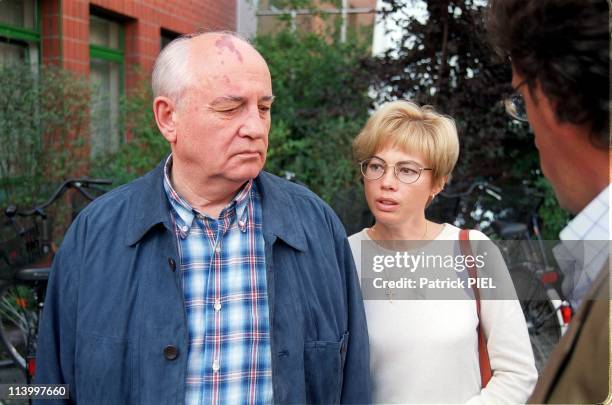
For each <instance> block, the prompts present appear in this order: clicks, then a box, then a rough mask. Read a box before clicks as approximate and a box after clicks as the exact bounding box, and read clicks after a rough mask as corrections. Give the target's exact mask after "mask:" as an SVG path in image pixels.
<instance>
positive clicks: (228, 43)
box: [215, 35, 242, 63]
mask: <svg viewBox="0 0 612 405" xmlns="http://www.w3.org/2000/svg"><path fill="white" fill-rule="evenodd" d="M215 47H216V48H217V54H219V55H221V54H222V53H223V50H224V48H227V50H228V51H230V52H231V53H233V54H235V55H236V57H237V58H238V60H239V61H240V63H242V54H241V53H240V51H239V50H238V49H236V46H235V45H234V41H233V40H232V37H231V36H229V35H223V36H222V37H221V38H219V39H217V41H216V42H215Z"/></svg>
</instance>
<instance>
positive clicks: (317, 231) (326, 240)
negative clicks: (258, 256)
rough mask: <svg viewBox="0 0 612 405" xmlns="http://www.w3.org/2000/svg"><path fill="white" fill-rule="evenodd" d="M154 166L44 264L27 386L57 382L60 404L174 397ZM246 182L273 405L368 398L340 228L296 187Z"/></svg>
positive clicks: (180, 342)
mask: <svg viewBox="0 0 612 405" xmlns="http://www.w3.org/2000/svg"><path fill="white" fill-rule="evenodd" d="M162 167H163V166H162V165H161V164H160V165H159V166H158V167H157V168H156V169H155V170H153V171H152V172H150V173H149V174H147V175H146V176H144V177H141V178H140V179H137V180H135V181H134V182H132V183H130V184H127V185H124V186H122V187H119V188H117V189H115V190H113V191H111V192H109V193H107V194H106V195H104V196H103V197H101V198H99V199H98V200H96V201H94V202H93V203H92V204H90V205H89V206H88V207H87V208H86V209H85V210H84V211H83V212H82V213H81V215H79V217H78V218H77V220H76V221H75V222H74V223H73V225H72V226H71V228H70V229H69V231H68V233H67V234H66V237H65V239H64V242H63V244H62V247H61V249H60V250H59V252H58V253H57V255H56V257H55V261H54V263H53V270H52V273H51V279H50V282H49V289H48V292H47V297H46V302H45V309H44V314H43V319H42V322H41V326H40V336H39V346H38V357H37V375H36V382H37V383H41V384H43V383H44V384H69V385H70V397H71V399H70V401H73V402H78V403H83V404H123V403H140V404H153V403H156V404H178V403H183V402H184V398H185V373H186V366H187V350H188V347H187V323H186V317H185V310H184V306H183V293H182V291H181V282H180V279H179V277H180V275H179V272H178V271H176V269H177V268H178V266H177V264H176V262H177V260H178V253H177V245H176V241H175V238H174V236H173V234H172V232H171V229H172V225H171V221H170V216H169V208H168V200H167V198H166V196H165V193H164V189H163V185H162ZM256 181H257V186H258V187H259V190H260V192H261V194H262V198H263V200H262V203H263V221H264V239H265V255H266V268H267V283H268V299H269V306H270V324H271V334H272V339H271V349H272V374H273V377H272V380H273V387H274V402H275V403H278V404H284V403H300V404H303V403H318V404H332V403H369V402H371V396H370V375H369V348H368V334H367V327H366V320H365V313H364V309H363V303H362V299H361V292H360V289H359V282H358V279H357V275H356V272H355V267H354V263H353V259H352V255H351V251H350V248H349V245H348V242H347V240H346V235H345V232H344V229H343V227H342V225H341V224H340V222H339V220H338V218H337V217H336V215H335V214H334V213H333V211H332V210H331V209H330V208H329V207H328V206H327V205H326V204H325V203H324V202H322V201H321V200H320V199H319V198H318V197H317V196H315V195H314V194H313V193H312V192H310V191H308V190H307V189H305V188H304V187H301V186H298V185H295V184H292V183H289V182H287V181H285V180H281V179H279V178H277V177H275V176H273V175H271V174H268V173H265V172H262V173H261V174H260V175H259V176H258V177H257V179H256ZM44 403H45V404H47V403H49V402H47V401H45V402H44Z"/></svg>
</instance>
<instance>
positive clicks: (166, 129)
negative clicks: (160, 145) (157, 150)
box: [153, 96, 176, 144]
mask: <svg viewBox="0 0 612 405" xmlns="http://www.w3.org/2000/svg"><path fill="white" fill-rule="evenodd" d="M153 114H154V115H155V122H156V123H157V128H159V132H161V133H162V135H163V136H164V138H166V140H167V141H168V142H169V143H170V144H173V143H175V142H176V107H175V105H174V102H173V101H172V100H170V99H169V98H168V97H163V96H160V97H155V100H153Z"/></svg>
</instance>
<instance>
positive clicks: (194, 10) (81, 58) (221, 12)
mask: <svg viewBox="0 0 612 405" xmlns="http://www.w3.org/2000/svg"><path fill="white" fill-rule="evenodd" d="M41 4H42V5H41V22H42V24H41V31H42V32H41V37H42V44H41V45H42V61H43V63H48V64H56V65H60V66H62V67H63V68H65V69H68V70H70V71H73V72H75V73H79V74H82V75H85V76H88V75H89V16H90V9H91V7H92V6H93V7H95V8H97V9H99V10H102V11H104V12H108V13H109V14H111V15H113V16H114V17H115V19H116V21H119V22H121V23H122V25H123V27H124V32H125V50H124V51H125V59H124V61H125V73H126V87H127V89H128V90H129V89H130V87H131V86H133V85H134V84H135V83H136V82H137V80H138V78H137V77H136V73H135V70H136V69H135V68H138V69H140V71H141V72H143V73H145V74H148V73H149V72H150V71H151V68H152V66H153V62H154V61H155V57H156V56H157V54H158V53H159V50H160V33H161V30H162V29H165V30H169V31H172V32H176V33H187V32H192V31H195V30H197V29H200V28H204V29H227V30H235V29H236V2H235V1H232V0H216V1H212V0H151V1H142V0H136V1H134V0H96V1H85V0H45V1H42V3H41Z"/></svg>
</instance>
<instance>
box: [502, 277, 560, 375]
mask: <svg viewBox="0 0 612 405" xmlns="http://www.w3.org/2000/svg"><path fill="white" fill-rule="evenodd" d="M510 275H511V277H512V281H513V282H514V288H515V289H516V293H517V295H518V297H519V301H520V303H521V309H522V310H523V314H524V315H525V321H526V322H527V330H528V332H529V340H530V341H531V347H532V349H533V356H534V358H535V363H536V368H537V369H538V372H540V371H541V370H542V368H543V367H544V364H545V363H546V361H547V360H548V357H549V356H550V353H551V352H552V351H553V349H554V348H555V345H556V344H557V342H558V341H559V339H560V338H561V324H560V321H559V317H558V314H557V309H556V306H555V303H554V302H553V300H551V297H550V294H549V293H548V291H547V289H546V288H545V287H544V286H543V285H542V283H540V281H539V280H538V278H537V277H536V276H535V275H534V274H533V273H532V272H531V271H530V270H529V269H527V268H524V267H520V268H518V269H515V270H512V271H510Z"/></svg>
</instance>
